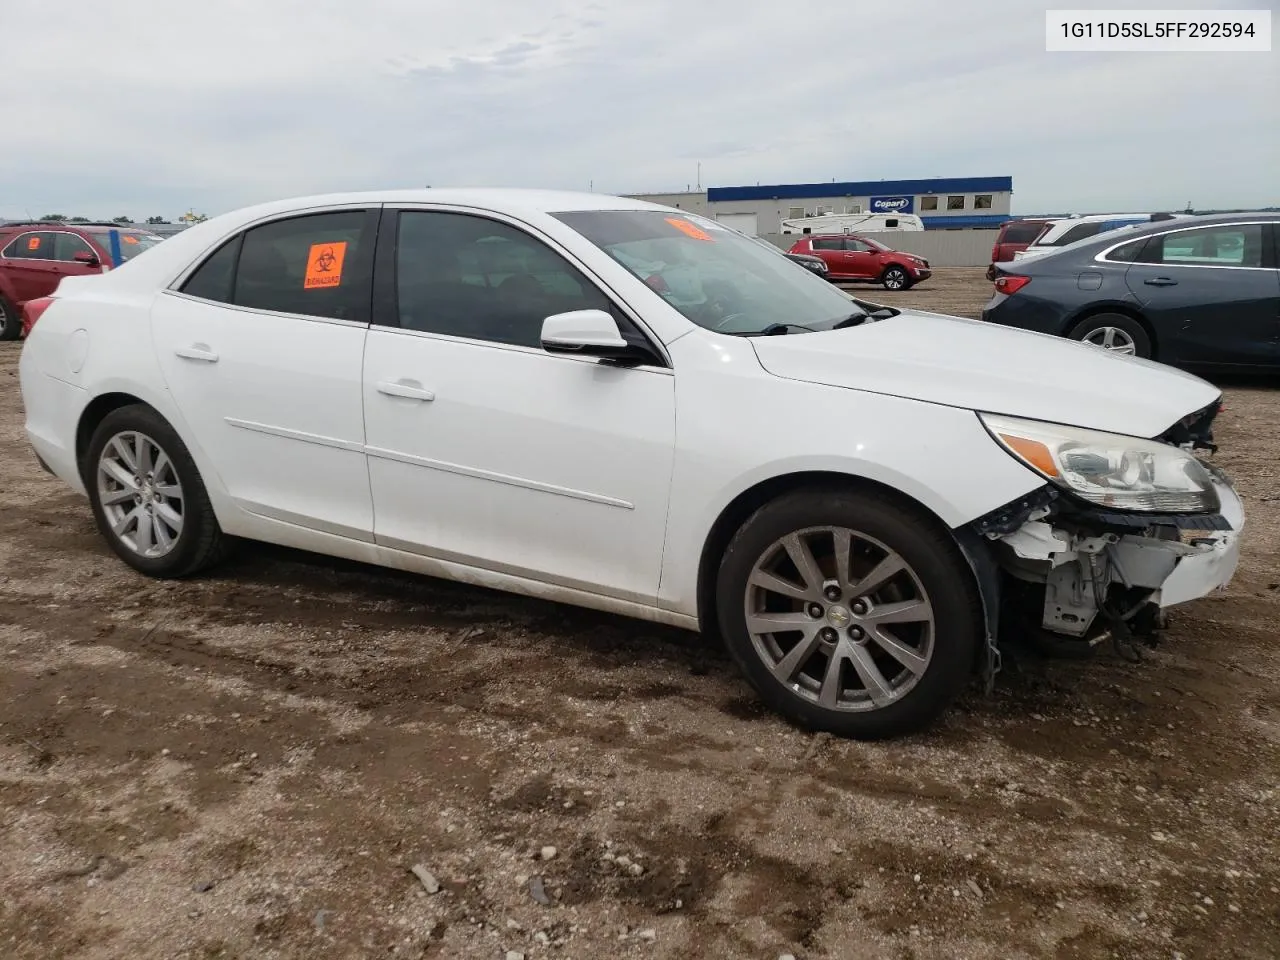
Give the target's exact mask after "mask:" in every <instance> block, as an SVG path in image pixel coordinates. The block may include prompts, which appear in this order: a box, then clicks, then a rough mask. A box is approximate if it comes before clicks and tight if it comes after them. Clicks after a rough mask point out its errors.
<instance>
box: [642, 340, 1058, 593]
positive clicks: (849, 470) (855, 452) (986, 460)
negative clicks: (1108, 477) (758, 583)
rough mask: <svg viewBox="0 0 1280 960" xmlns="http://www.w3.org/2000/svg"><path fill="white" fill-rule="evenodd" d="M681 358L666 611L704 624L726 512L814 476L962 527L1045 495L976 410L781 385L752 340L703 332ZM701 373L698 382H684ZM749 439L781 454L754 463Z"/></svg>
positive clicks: (675, 349) (675, 348)
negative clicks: (836, 479) (701, 606)
mask: <svg viewBox="0 0 1280 960" xmlns="http://www.w3.org/2000/svg"><path fill="white" fill-rule="evenodd" d="M797 335H798V336H802V335H803V334H797ZM672 354H673V361H674V364H675V369H676V434H677V436H678V437H679V443H678V448H677V456H676V461H675V464H674V466H673V471H672V483H671V506H670V509H669V511H668V522H667V539H666V548H665V550H664V551H663V570H662V580H661V585H660V587H659V605H660V606H662V607H663V608H665V609H671V610H675V611H677V612H680V613H685V614H688V615H696V613H697V611H696V606H697V587H698V578H699V562H700V558H701V556H702V553H703V546H704V544H705V543H706V541H707V538H708V536H709V535H710V534H711V532H712V530H713V528H714V526H715V524H716V521H717V520H718V519H719V517H720V516H721V514H722V513H723V512H724V511H725V510H726V508H728V507H729V506H730V505H731V504H732V503H733V502H734V501H735V500H736V499H737V498H738V497H740V496H741V495H742V494H743V493H745V492H747V491H749V490H751V489H752V488H754V487H756V486H758V485H759V484H761V483H763V482H765V481H768V480H773V479H776V478H779V477H783V476H788V475H793V474H798V473H806V472H823V473H831V474H838V475H843V476H849V477H856V478H861V479H865V480H869V481H872V482H875V483H878V484H881V485H883V486H885V487H888V488H890V489H892V490H895V491H897V492H898V493H900V494H902V495H904V496H906V497H908V498H910V499H912V500H914V501H915V502H917V503H919V504H920V505H922V506H923V507H924V508H925V509H927V510H928V511H930V512H931V513H933V514H934V515H935V516H937V517H938V518H939V519H940V520H941V521H942V522H943V523H944V524H946V525H947V526H948V527H950V528H954V527H958V526H960V525H962V524H964V523H967V522H969V521H971V520H975V519H977V518H979V517H981V516H983V515H985V514H986V513H989V512H991V511H993V510H996V509H998V508H1000V507H1001V506H1004V505H1005V504H1006V503H1009V502H1010V501H1012V500H1015V499H1017V498H1018V497H1021V496H1024V495H1025V494H1027V493H1030V492H1031V491H1033V490H1035V489H1037V488H1039V487H1041V486H1043V485H1044V480H1043V479H1041V478H1040V477H1039V476H1037V475H1036V474H1034V473H1032V472H1031V471H1030V470H1028V469H1027V468H1026V467H1024V466H1022V465H1021V464H1019V463H1017V462H1015V461H1014V460H1013V458H1012V457H1010V456H1009V455H1008V454H1007V453H1005V452H1004V451H1003V450H1002V449H1001V448H1000V447H999V446H998V445H997V444H996V442H995V441H994V440H992V439H991V437H990V436H989V435H988V434H987V432H986V430H985V428H984V427H983V426H982V424H981V423H980V422H979V420H978V418H977V416H976V415H975V414H974V413H973V412H972V411H971V410H965V409H961V408H957V407H948V406H943V405H940V404H932V403H924V402H921V401H916V400H909V399H905V398H902V397H892V396H886V395H883V394H875V393H867V392H863V391H858V390H849V389H845V388H840V387H830V386H824V385H820V384H811V383H804V382H801V381H796V380H787V379H783V378H781V377H775V376H773V375H772V374H769V373H767V372H766V371H765V370H764V369H763V368H762V367H761V366H760V363H759V361H758V360H757V358H756V355H755V351H754V350H753V349H752V348H751V345H750V343H749V341H748V340H746V339H743V338H736V337H726V336H718V335H715V334H710V333H705V332H704V333H696V332H695V333H693V334H690V335H689V336H687V337H683V338H681V339H680V340H678V341H676V342H675V343H674V344H673V345H672ZM695 366H700V367H702V369H701V371H700V373H699V375H698V376H696V377H689V376H686V377H682V376H681V372H682V371H688V370H690V369H692V368H694V367H695ZM690 390H704V391H708V392H709V393H710V394H712V396H710V397H703V398H698V397H696V396H691V395H690V394H689V393H688V391H690ZM714 411H719V415H714V413H713V412H714ZM743 431H755V432H757V433H761V432H764V433H767V434H768V436H769V438H770V447H771V448H772V449H774V450H775V451H776V455H775V456H774V457H771V458H770V459H769V460H768V461H766V462H763V463H761V462H760V461H759V460H752V459H749V458H748V456H747V454H746V453H744V451H746V450H756V451H758V450H759V449H760V447H759V446H753V445H744V444H742V443H740V442H738V440H737V438H738V437H740V436H741V433H742V432H743ZM966 476H972V477H973V479H972V481H971V482H965V477H966Z"/></svg>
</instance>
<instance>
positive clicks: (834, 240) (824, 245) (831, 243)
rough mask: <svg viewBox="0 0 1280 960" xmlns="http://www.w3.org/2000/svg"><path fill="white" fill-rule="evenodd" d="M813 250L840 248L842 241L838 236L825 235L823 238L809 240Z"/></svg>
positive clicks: (842, 244)
mask: <svg viewBox="0 0 1280 960" xmlns="http://www.w3.org/2000/svg"><path fill="white" fill-rule="evenodd" d="M810 243H812V244H813V249H814V250H840V249H842V248H843V246H844V241H843V240H841V239H840V238H839V237H826V238H824V239H817V240H811V241H810Z"/></svg>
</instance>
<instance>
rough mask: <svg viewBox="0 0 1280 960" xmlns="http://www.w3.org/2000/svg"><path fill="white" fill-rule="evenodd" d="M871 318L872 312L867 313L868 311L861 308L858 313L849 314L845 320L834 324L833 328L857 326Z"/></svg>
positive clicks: (840, 328)
mask: <svg viewBox="0 0 1280 960" xmlns="http://www.w3.org/2000/svg"><path fill="white" fill-rule="evenodd" d="M870 318H871V314H869V313H867V311H865V310H859V311H858V312H857V313H851V314H849V315H848V316H847V317H845V318H844V319H843V320H841V321H839V322H838V323H836V324H835V325H834V326H832V328H831V329H832V330H842V329H844V328H845V327H856V326H857V325H858V324H860V323H863V322H865V321H867V320H869V319H870Z"/></svg>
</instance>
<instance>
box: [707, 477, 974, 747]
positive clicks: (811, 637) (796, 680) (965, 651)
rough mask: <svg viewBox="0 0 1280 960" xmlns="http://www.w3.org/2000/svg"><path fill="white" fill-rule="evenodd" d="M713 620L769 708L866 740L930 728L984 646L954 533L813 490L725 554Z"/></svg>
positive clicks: (920, 517)
mask: <svg viewBox="0 0 1280 960" xmlns="http://www.w3.org/2000/svg"><path fill="white" fill-rule="evenodd" d="M842 544H843V546H844V547H846V548H848V549H847V550H846V551H845V553H844V555H845V556H846V557H847V561H845V562H841V561H840V560H839V559H838V558H839V557H840V555H841V546H842ZM796 555H799V557H800V561H799V562H794V561H793V560H792V559H791V558H792V557H793V556H796ZM810 561H812V563H810ZM886 571H890V572H888V573H886ZM716 607H717V613H718V615H719V622H720V627H721V630H722V632H723V634H724V638H725V641H726V644H727V646H728V648H729V652H730V654H731V655H732V656H733V659H734V660H735V662H736V663H737V664H738V666H739V668H741V670H742V672H743V674H744V675H745V676H746V678H747V680H748V681H749V682H750V683H751V685H752V686H753V687H754V688H755V689H756V691H757V693H759V695H760V697H761V699H762V700H764V701H765V703H767V704H768V705H769V706H770V707H772V708H773V709H774V710H776V711H778V712H779V713H781V714H783V715H784V716H787V717H789V718H791V719H792V720H795V721H796V722H798V723H800V724H802V725H804V726H806V727H809V728H811V729H815V730H823V731H827V732H830V733H834V734H837V735H839V736H845V737H854V738H858V739H879V738H884V737H894V736H899V735H902V734H905V733H909V732H912V731H915V730H919V729H921V728H923V727H925V726H927V725H928V724H930V723H931V722H933V721H934V720H935V719H936V718H937V717H938V716H939V715H940V714H941V713H942V712H943V710H945V709H946V707H947V706H948V705H949V704H950V703H951V702H952V701H953V700H954V699H955V697H956V696H957V695H958V694H959V693H960V691H961V690H962V689H963V688H964V686H965V685H966V684H967V683H968V681H969V679H970V677H971V676H972V671H973V667H974V664H975V662H976V659H975V658H976V653H977V649H978V644H979V641H980V638H981V636H982V634H983V630H982V613H981V603H980V600H979V596H978V592H977V587H976V585H975V584H974V580H973V571H972V570H971V569H970V568H969V566H968V565H967V564H966V562H965V560H964V558H963V556H962V555H961V553H960V551H959V548H958V547H957V546H956V544H955V542H954V541H953V540H952V539H951V537H950V535H949V534H948V532H947V531H946V530H945V529H944V528H941V527H939V526H938V525H936V524H935V523H934V522H932V521H931V519H930V518H929V517H927V516H926V515H924V514H922V513H921V512H919V511H917V510H914V509H909V508H907V507H905V506H903V505H902V504H900V503H899V502H898V501H897V500H896V499H894V498H892V497H890V496H887V495H885V494H883V493H879V492H876V491H852V490H848V489H841V488H831V487H826V488H823V487H818V488H810V489H804V490H800V491H797V492H795V493H791V494H787V495H785V496H783V497H780V498H779V499H777V500H774V501H772V502H771V503H768V504H766V505H765V506H763V507H761V508H760V509H759V510H757V511H756V513H755V514H753V515H752V516H751V518H750V519H749V520H747V522H746V523H745V524H743V526H742V528H741V529H740V530H739V531H738V533H737V534H736V535H735V536H734V538H733V540H732V541H731V542H730V544H729V546H728V548H727V549H726V550H725V554H724V558H723V560H722V561H721V564H720V570H719V574H718V577H717V582H716ZM771 627H772V628H773V629H769V628H771ZM833 667H834V673H833Z"/></svg>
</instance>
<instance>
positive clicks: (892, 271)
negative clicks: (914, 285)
mask: <svg viewBox="0 0 1280 960" xmlns="http://www.w3.org/2000/svg"><path fill="white" fill-rule="evenodd" d="M880 282H881V283H883V284H884V288H885V289H886V290H905V289H907V287H909V286H911V277H909V276H908V275H907V271H906V270H904V269H902V267H890V268H889V269H888V270H886V271H885V272H884V273H883V274H882V275H881V277H880Z"/></svg>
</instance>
